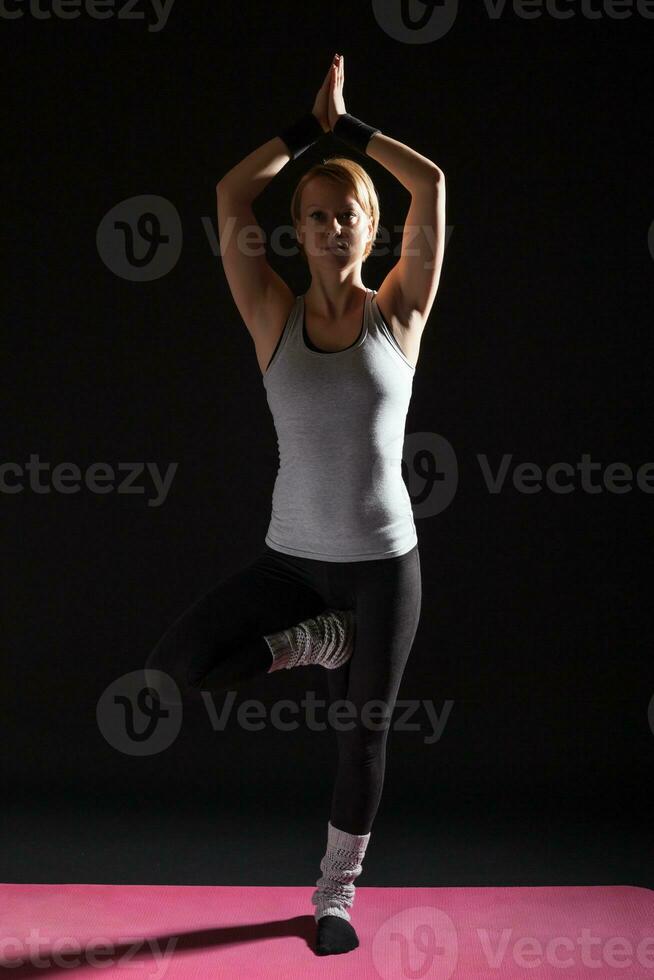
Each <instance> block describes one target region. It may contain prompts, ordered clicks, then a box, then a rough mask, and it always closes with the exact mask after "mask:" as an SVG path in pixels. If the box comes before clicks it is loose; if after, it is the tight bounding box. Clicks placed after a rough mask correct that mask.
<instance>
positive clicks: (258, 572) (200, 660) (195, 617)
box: [145, 544, 422, 834]
mask: <svg viewBox="0 0 654 980" xmlns="http://www.w3.org/2000/svg"><path fill="white" fill-rule="evenodd" d="M421 602H422V580H421V571H420V555H419V552H418V545H415V547H413V548H412V549H411V550H410V551H408V552H406V553H405V554H403V555H399V556H397V557H394V558H380V559H373V560H372V561H355V562H330V561H318V560H316V559H311V558H299V557H296V556H295V555H286V554H283V553H282V552H280V551H275V550H273V549H272V548H270V547H268V545H266V544H264V549H263V551H262V552H261V554H260V555H259V556H258V558H256V559H255V561H253V562H252V563H251V564H249V565H247V566H245V567H244V568H242V569H241V570H240V571H237V572H235V573H234V574H232V575H230V576H229V577H227V578H225V579H223V580H222V581H221V582H219V583H218V584H217V585H215V586H214V587H213V588H212V589H210V590H209V592H207V593H205V594H204V595H203V596H201V597H200V598H199V599H198V600H197V601H196V602H195V603H194V604H193V605H192V606H191V607H190V608H189V609H187V610H186V612H184V613H183V614H182V615H181V616H180V617H179V618H178V619H177V620H176V621H175V622H174V623H173V624H172V626H171V627H170V628H169V629H168V630H167V632H166V633H165V634H164V635H163V637H162V638H161V639H160V640H159V642H158V644H157V646H156V647H155V648H154V650H153V651H152V653H151V654H150V656H149V657H148V660H147V662H146V665H145V666H146V669H147V668H153V669H155V670H161V671H164V672H165V673H166V674H168V675H169V676H170V677H172V678H173V680H174V681H175V682H176V683H177V685H178V687H179V689H180V693H181V695H182V697H183V699H184V700H185V701H186V700H188V701H196V700H201V699H202V698H201V692H202V691H210V692H224V691H225V689H227V688H228V687H229V685H232V684H234V683H239V682H241V681H244V680H247V679H248V678H249V677H253V676H254V675H256V674H260V673H262V672H266V671H268V669H269V667H270V665H271V663H272V655H271V653H270V650H269V648H268V645H267V643H266V641H265V640H264V639H263V636H264V634H270V633H276V632H278V631H279V630H282V629H286V628H288V627H289V626H293V625H295V624H296V623H299V622H301V621H302V620H304V619H308V618H310V617H312V616H315V615H317V614H318V613H319V612H323V611H324V610H325V609H326V608H333V609H352V610H354V612H355V616H356V633H355V643H354V652H353V653H352V656H351V658H350V659H349V660H348V661H347V662H346V663H344V664H343V665H342V666H341V667H337V668H336V669H331V670H327V676H328V686H329V703H330V704H331V703H332V702H333V701H336V700H340V699H343V698H345V699H347V700H348V702H351V704H352V705H354V708H350V709H349V714H348V715H347V716H346V719H347V721H348V722H349V721H350V719H351V720H352V721H354V722H355V724H354V725H352V726H351V727H350V728H349V729H348V730H345V728H346V726H345V725H342V726H335V728H336V738H337V744H338V767H337V774H336V783H335V786H334V792H333V797H332V808H331V816H330V819H331V822H332V824H333V825H334V826H335V827H338V828H339V829H340V830H345V831H347V832H348V833H350V834H367V833H368V832H369V831H370V829H371V827H372V823H373V820H374V818H375V815H376V813H377V809H378V807H379V802H380V800H381V795H382V787H383V783H384V771H385V767H386V741H387V737H388V731H389V725H390V721H391V715H392V711H393V708H394V707H395V702H396V700H397V695H398V690H399V687H400V682H401V680H402V675H403V673H404V668H405V666H406V662H407V659H408V657H409V653H410V651H411V647H412V645H413V640H414V637H415V634H416V630H417V628H418V621H419V619H420V609H421ZM320 669H325V668H320ZM155 676H156V675H155ZM277 676H279V674H277ZM150 686H151V687H154V688H155V693H157V689H156V684H155V685H152V684H150ZM162 697H163V695H162ZM373 700H374V701H377V700H379V701H383V702H384V705H385V706H386V707H385V708H384V711H385V712H386V714H385V715H384V718H385V723H384V724H381V725H380V724H379V720H380V714H381V713H382V712H380V709H379V708H378V707H376V708H375V709H369V710H370V711H371V714H370V715H369V716H368V715H367V714H364V719H363V723H362V720H361V709H362V707H363V706H364V705H365V704H366V703H367V702H369V701H373ZM367 718H370V719H372V720H373V722H374V723H373V724H371V723H370V722H367V720H366V719H367ZM341 719H343V715H341Z"/></svg>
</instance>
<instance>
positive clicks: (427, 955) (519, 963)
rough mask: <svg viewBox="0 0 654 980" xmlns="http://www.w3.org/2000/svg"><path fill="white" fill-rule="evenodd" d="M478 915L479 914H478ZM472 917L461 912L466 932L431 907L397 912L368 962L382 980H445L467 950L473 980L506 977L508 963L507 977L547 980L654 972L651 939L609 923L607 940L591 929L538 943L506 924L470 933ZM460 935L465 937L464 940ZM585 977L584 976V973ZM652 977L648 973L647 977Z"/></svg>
mask: <svg viewBox="0 0 654 980" xmlns="http://www.w3.org/2000/svg"><path fill="white" fill-rule="evenodd" d="M480 914H481V913H480ZM471 921H474V912H470V911H468V912H467V913H466V918H465V923H466V928H465V930H464V929H463V927H462V926H457V923H456V921H455V920H454V919H453V918H452V917H451V916H450V915H448V914H447V913H446V912H444V911H443V910H442V909H439V908H437V907H435V906H431V905H418V906H413V907H411V908H406V909H402V911H401V912H397V913H396V914H395V915H393V916H390V917H389V918H388V919H386V921H385V922H383V923H382V924H381V926H380V927H379V929H378V930H377V931H376V933H375V935H374V936H373V941H372V960H373V963H374V966H375V969H376V970H377V973H378V974H379V976H380V977H382V978H384V980H398V978H402V977H420V978H421V980H425V978H427V980H429V978H433V980H448V978H449V977H451V976H452V975H453V974H454V972H455V970H456V968H457V965H458V960H459V949H460V948H461V947H464V948H465V949H466V951H467V960H466V962H467V966H468V969H469V971H470V972H471V974H474V976H475V977H482V976H483V977H484V978H487V977H490V976H493V971H495V973H496V975H499V971H502V975H505V973H506V961H507V960H510V962H511V967H512V972H511V976H514V975H515V968H516V967H517V968H518V969H521V970H524V971H525V976H529V975H530V972H533V970H536V969H539V968H543V967H545V968H547V971H548V976H550V975H551V976H559V975H561V976H565V973H563V972H562V971H565V970H571V969H573V970H574V971H575V975H577V976H578V975H579V973H578V971H579V970H580V969H582V968H583V969H584V974H585V972H586V969H588V970H589V971H591V972H592V970H598V969H602V971H603V972H604V970H605V969H607V968H608V969H611V970H624V969H628V968H629V967H634V966H636V967H637V968H638V970H639V973H638V975H639V977H642V980H645V974H644V973H641V972H640V971H644V970H648V971H654V935H650V936H642V937H640V938H636V937H635V936H619V935H616V934H615V933H614V932H613V930H612V928H611V925H610V923H607V926H606V932H607V935H605V936H603V935H600V934H599V930H598V929H597V928H595V927H594V928H588V927H586V926H582V927H580V928H579V930H578V931H577V933H576V934H574V935H572V934H567V935H552V936H549V937H547V938H543V933H542V930H539V934H538V936H529V935H525V934H524V933H522V934H520V935H516V930H515V928H514V927H513V926H512V925H505V926H499V925H498V926H494V927H493V929H492V930H490V929H487V928H479V929H475V930H474V931H473V929H472V928H471ZM464 933H465V935H464ZM589 975H590V974H589ZM647 975H648V976H649V977H652V976H653V975H654V974H653V973H651V972H650V973H648V974H647Z"/></svg>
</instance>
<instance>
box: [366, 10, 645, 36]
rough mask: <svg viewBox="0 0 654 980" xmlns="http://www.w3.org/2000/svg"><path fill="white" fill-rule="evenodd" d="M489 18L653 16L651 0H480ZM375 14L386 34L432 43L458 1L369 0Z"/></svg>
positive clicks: (453, 13)
mask: <svg viewBox="0 0 654 980" xmlns="http://www.w3.org/2000/svg"><path fill="white" fill-rule="evenodd" d="M481 6H482V7H483V8H484V10H485V11H486V14H487V15H488V18H489V20H499V19H500V18H501V17H506V16H507V15H508V14H513V16H514V17H519V18H520V19H522V20H529V21H531V20H539V19H540V18H541V17H550V18H551V19H552V20H570V19H571V18H573V17H583V18H585V19H586V20H600V19H603V18H605V19H607V20H626V19H627V18H629V17H634V16H639V17H643V18H644V19H646V20H652V19H654V0H511V2H507V0H482V2H481ZM372 11H373V14H374V17H375V19H376V21H377V23H378V24H379V26H380V27H381V29H382V30H383V31H384V33H385V34H388V35H389V37H392V38H393V39H394V40H395V41H401V42H402V43H404V44H431V43H433V42H434V41H438V40H439V39H440V38H442V37H445V35H446V34H447V33H448V32H449V31H450V30H451V29H452V27H453V26H454V24H455V22H456V18H457V15H458V12H459V0H372Z"/></svg>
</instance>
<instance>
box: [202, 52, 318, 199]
mask: <svg viewBox="0 0 654 980" xmlns="http://www.w3.org/2000/svg"><path fill="white" fill-rule="evenodd" d="M335 61H336V58H334V61H333V62H332V64H334V63H335ZM330 79H331V66H330V68H329V69H328V70H327V74H326V75H325V77H324V79H323V83H322V85H321V87H320V88H319V89H318V94H317V95H316V98H315V100H314V103H313V108H312V109H311V114H308V113H307V116H306V117H303V118H302V119H301V120H299V121H298V122H297V123H296V124H295V125H294V126H290V127H289V128H288V129H285V130H283V131H282V133H281V135H280V136H274V137H273V138H272V139H271V140H268V142H267V143H264V144H263V145H262V146H260V147H258V148H257V149H256V150H253V151H252V153H249V154H248V156H246V157H245V159H243V160H241V162H240V163H237V164H236V166H235V167H232V169H231V170H228V171H227V173H226V174H225V176H224V177H223V178H222V179H221V180H219V181H218V183H217V184H216V187H217V188H222V190H223V192H224V194H223V196H227V194H229V197H230V198H231V199H232V200H233V201H238V202H240V203H241V204H251V203H252V201H254V200H255V199H256V198H257V197H258V196H259V194H261V192H262V190H263V189H264V187H265V186H266V184H269V183H270V181H271V180H272V179H273V177H274V176H275V175H276V174H278V173H279V171H280V170H281V169H282V168H283V167H285V166H286V164H287V163H288V161H289V160H291V159H293V154H294V153H295V154H297V153H298V152H302V150H301V146H306V145H307V144H308V143H309V142H310V141H311V140H314V139H315V138H316V133H317V134H318V135H319V134H320V129H322V131H323V132H324V133H328V132H329V120H328V118H327V98H328V94H329V84H330ZM311 115H313V116H314V117H315V120H314V119H311ZM316 121H317V123H318V124H319V126H320V128H318V125H316ZM312 127H314V128H315V132H311V130H312ZM284 138H286V140H288V143H287V142H285V141H284ZM289 144H290V149H289ZM298 144H300V145H298Z"/></svg>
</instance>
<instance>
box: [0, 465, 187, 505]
mask: <svg viewBox="0 0 654 980" xmlns="http://www.w3.org/2000/svg"><path fill="white" fill-rule="evenodd" d="M177 466H178V464H177V463H169V464H168V466H167V468H166V471H165V473H164V474H163V475H162V474H161V472H160V470H159V467H158V465H157V463H118V465H117V469H118V472H120V473H125V476H124V477H122V479H121V480H120V482H117V476H116V473H115V470H114V467H113V466H111V465H110V464H109V463H92V464H91V465H90V466H88V467H87V468H86V470H84V472H82V470H81V469H80V467H79V466H77V464H76V463H57V464H56V465H55V466H54V468H53V470H52V474H51V477H50V482H49V483H48V482H45V483H42V482H41V480H40V475H41V473H42V472H43V471H46V472H47V471H49V470H50V463H46V462H41V460H40V458H39V454H38V453H30V458H29V462H28V463H16V462H3V463H0V493H6V494H15V493H22V492H23V491H24V490H25V489H29V490H31V492H32V493H39V494H48V493H53V492H54V493H64V494H71V493H79V492H80V490H81V489H82V485H83V486H84V487H85V488H86V489H87V490H89V491H90V492H91V493H98V494H105V493H119V494H123V493H125V494H127V493H129V494H132V493H137V494H144V493H145V487H144V486H143V485H139V484H137V483H135V481H136V480H137V478H138V477H140V476H141V474H142V473H143V471H144V469H147V472H148V474H149V475H150V478H151V480H152V483H153V485H154V488H155V491H156V494H157V496H156V497H154V498H151V499H149V500H148V507H161V505H162V504H163V503H164V501H165V500H166V497H167V496H168V493H169V491H170V487H171V484H172V482H173V477H174V476H175V472H176V471H177ZM26 473H27V474H28V477H29V479H28V480H27V486H26V478H25V474H26Z"/></svg>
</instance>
